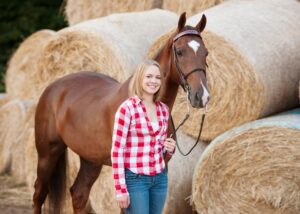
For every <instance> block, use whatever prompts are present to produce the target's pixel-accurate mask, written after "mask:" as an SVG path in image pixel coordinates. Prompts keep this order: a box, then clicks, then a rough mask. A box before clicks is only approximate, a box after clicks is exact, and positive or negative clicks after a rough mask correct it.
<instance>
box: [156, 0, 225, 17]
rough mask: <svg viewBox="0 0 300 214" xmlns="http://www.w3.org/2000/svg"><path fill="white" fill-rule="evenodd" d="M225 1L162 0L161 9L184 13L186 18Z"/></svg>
mask: <svg viewBox="0 0 300 214" xmlns="http://www.w3.org/2000/svg"><path fill="white" fill-rule="evenodd" d="M223 1H225V0H190V1H185V0H164V1H163V6H162V8H163V9H165V10H170V11H173V12H175V13H177V14H181V13H183V12H186V13H187V15H188V16H191V15H194V14H196V13H199V12H200V11H203V10H206V9H207V8H210V7H213V6H215V5H218V4H220V3H222V2H223Z"/></svg>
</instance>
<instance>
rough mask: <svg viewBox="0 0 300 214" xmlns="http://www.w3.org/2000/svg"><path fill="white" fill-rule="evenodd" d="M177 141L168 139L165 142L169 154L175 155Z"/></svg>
mask: <svg viewBox="0 0 300 214" xmlns="http://www.w3.org/2000/svg"><path fill="white" fill-rule="evenodd" d="M175 146H176V143H175V140H173V138H167V139H166V141H165V142H164V147H165V149H166V150H167V151H168V152H169V153H173V152H174V150H175Z"/></svg>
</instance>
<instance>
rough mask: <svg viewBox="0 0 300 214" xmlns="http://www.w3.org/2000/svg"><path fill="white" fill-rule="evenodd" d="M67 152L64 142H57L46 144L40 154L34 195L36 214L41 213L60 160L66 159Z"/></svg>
mask: <svg viewBox="0 0 300 214" xmlns="http://www.w3.org/2000/svg"><path fill="white" fill-rule="evenodd" d="M50 144H51V146H50ZM65 150H66V146H65V144H64V143H63V142H62V141H60V140H57V141H56V142H51V143H48V144H47V143H45V144H44V146H43V148H42V152H39V156H38V166H37V179H36V181H35V184H34V189H35V191H34V195H33V203H34V204H33V207H34V213H35V214H38V213H41V207H42V205H43V203H44V202H45V199H46V197H47V194H48V192H49V189H48V186H49V182H50V179H51V176H52V174H53V172H54V169H55V168H56V166H57V165H58V160H60V158H65V157H64V155H65ZM39 151H41V150H39Z"/></svg>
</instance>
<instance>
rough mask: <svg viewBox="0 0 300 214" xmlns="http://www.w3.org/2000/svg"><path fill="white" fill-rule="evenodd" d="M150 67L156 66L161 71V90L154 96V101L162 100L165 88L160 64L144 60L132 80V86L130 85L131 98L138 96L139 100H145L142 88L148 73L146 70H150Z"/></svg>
mask: <svg viewBox="0 0 300 214" xmlns="http://www.w3.org/2000/svg"><path fill="white" fill-rule="evenodd" d="M150 66H156V67H158V69H159V71H160V77H161V84H160V88H159V90H158V91H157V92H156V93H155V94H154V96H153V101H154V102H156V101H159V100H160V99H161V96H162V93H163V89H164V88H163V87H164V75H163V73H162V72H161V70H160V65H159V64H158V62H156V61H155V60H144V61H143V62H141V63H140V64H139V65H138V66H137V68H136V70H135V72H134V74H133V76H132V78H131V81H130V85H129V96H135V95H136V96H138V97H139V98H141V99H143V88H142V82H143V78H144V75H145V72H146V69H147V68H149V67H150Z"/></svg>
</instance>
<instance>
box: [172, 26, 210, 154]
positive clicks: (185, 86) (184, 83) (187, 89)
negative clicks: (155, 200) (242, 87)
mask: <svg viewBox="0 0 300 214" xmlns="http://www.w3.org/2000/svg"><path fill="white" fill-rule="evenodd" d="M186 35H195V36H198V37H200V38H201V39H202V37H201V36H200V33H199V32H198V31H196V30H186V31H183V32H181V33H179V34H177V35H176V36H175V37H174V38H173V44H172V50H173V56H174V61H175V65H176V71H177V73H178V76H179V78H180V85H181V86H182V87H183V89H184V91H185V92H186V94H187V100H188V97H189V93H190V89H191V87H190V85H189V83H188V82H187V78H188V77H189V76H190V75H191V74H192V73H194V72H197V71H200V72H201V71H203V72H204V75H205V76H206V69H205V68H195V69H193V70H191V71H190V72H188V73H187V74H186V75H185V74H184V73H183V72H182V69H181V67H180V65H179V61H178V55H177V52H176V47H175V41H176V40H178V39H179V38H181V37H183V36H186ZM206 66H207V64H206ZM205 113H206V108H205V112H204V114H203V115H202V118H201V124H200V130H199V133H198V137H197V140H196V142H195V144H194V145H193V146H192V148H191V149H190V150H189V151H188V152H187V153H185V154H184V153H183V152H182V150H181V149H180V147H179V144H178V141H177V136H176V132H177V131H178V129H179V128H180V127H181V126H182V125H183V124H184V123H185V122H186V120H187V119H188V118H189V116H190V114H189V112H188V113H186V115H185V117H184V119H183V120H182V121H181V122H180V124H179V125H178V127H177V128H175V125H174V121H173V118H172V116H171V123H172V126H173V130H174V132H173V133H172V134H171V135H170V137H173V136H174V138H175V141H176V146H177V148H178V151H179V152H180V154H181V155H183V156H187V155H189V154H190V153H191V152H192V150H193V149H194V148H195V147H196V145H197V144H198V142H199V139H200V137H201V133H202V128H203V124H204V119H205V115H206V114H205Z"/></svg>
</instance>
